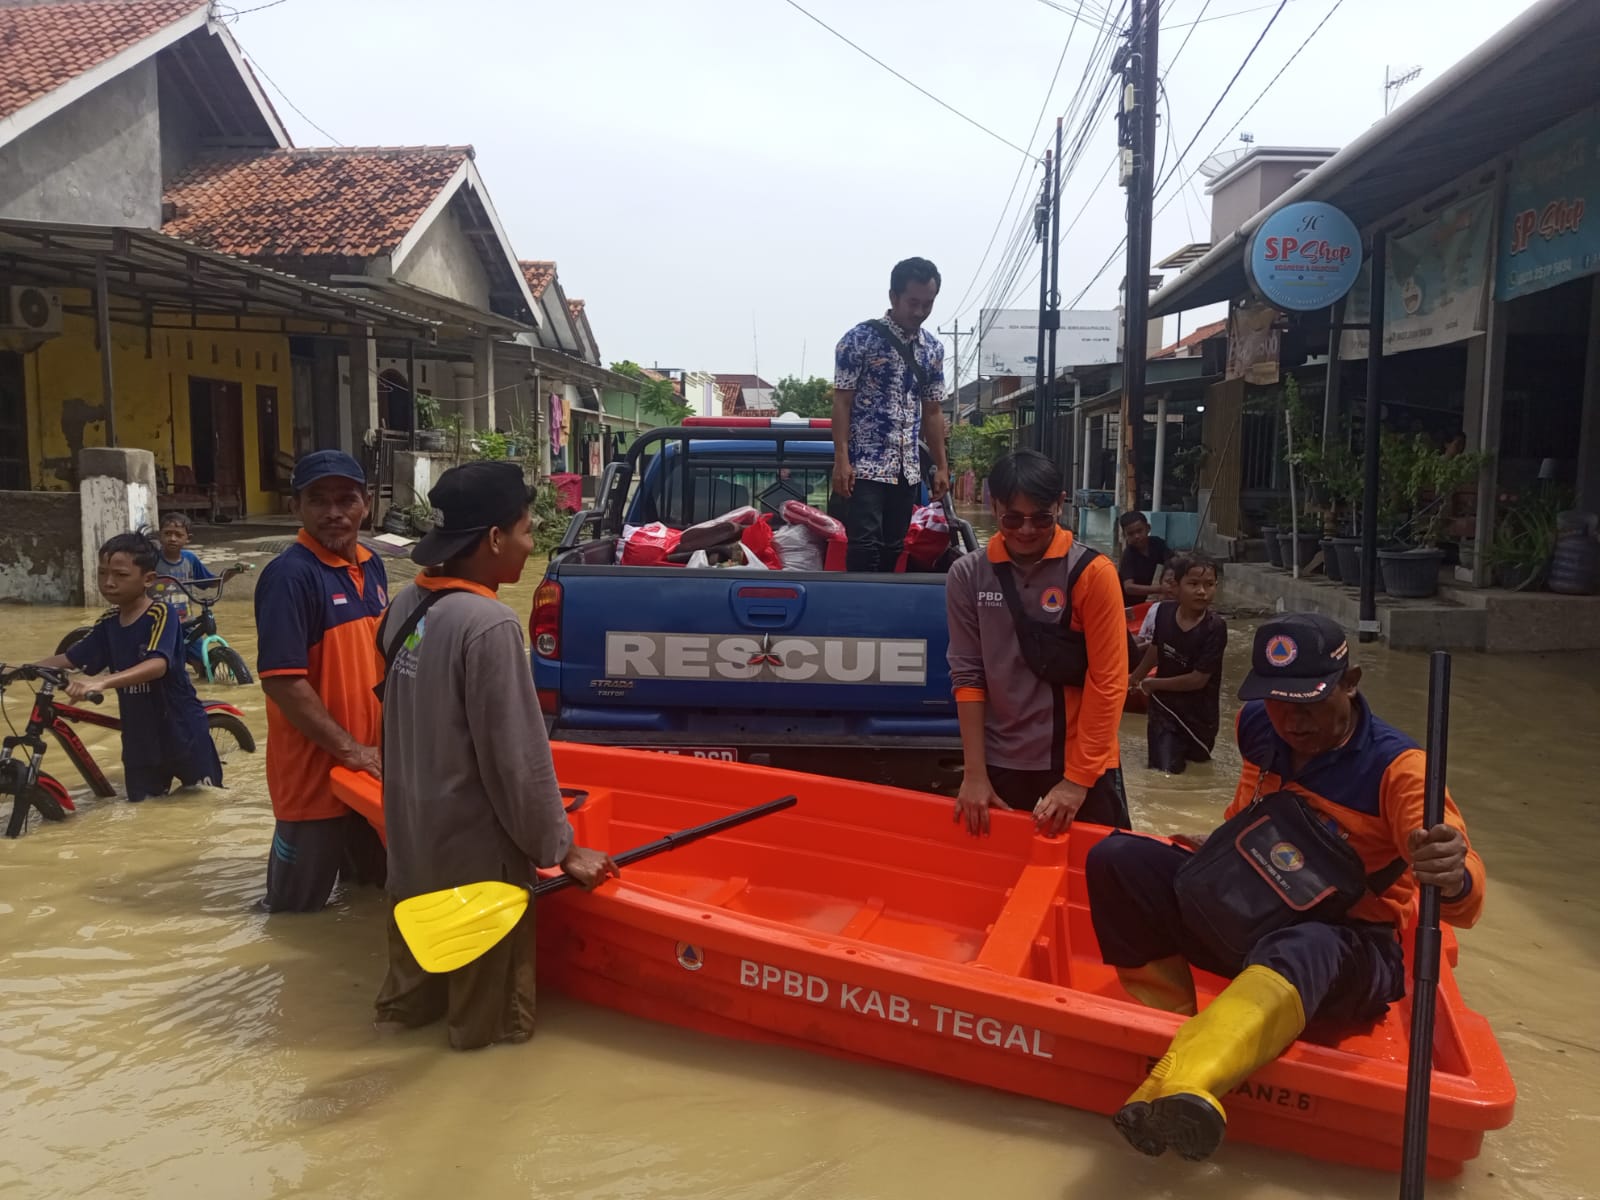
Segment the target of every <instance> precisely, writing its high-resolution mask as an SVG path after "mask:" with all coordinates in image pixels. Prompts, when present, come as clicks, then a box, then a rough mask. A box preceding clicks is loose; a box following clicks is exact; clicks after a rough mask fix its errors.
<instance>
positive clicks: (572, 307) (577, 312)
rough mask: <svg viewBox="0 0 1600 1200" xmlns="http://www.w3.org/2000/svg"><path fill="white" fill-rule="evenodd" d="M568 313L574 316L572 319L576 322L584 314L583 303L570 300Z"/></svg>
mask: <svg viewBox="0 0 1600 1200" xmlns="http://www.w3.org/2000/svg"><path fill="white" fill-rule="evenodd" d="M567 311H568V312H569V313H571V314H572V319H573V320H574V321H576V320H577V319H578V318H579V317H580V316H581V315H582V314H583V301H582V300H568V301H567Z"/></svg>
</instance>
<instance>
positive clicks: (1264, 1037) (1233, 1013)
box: [1085, 614, 1485, 1159]
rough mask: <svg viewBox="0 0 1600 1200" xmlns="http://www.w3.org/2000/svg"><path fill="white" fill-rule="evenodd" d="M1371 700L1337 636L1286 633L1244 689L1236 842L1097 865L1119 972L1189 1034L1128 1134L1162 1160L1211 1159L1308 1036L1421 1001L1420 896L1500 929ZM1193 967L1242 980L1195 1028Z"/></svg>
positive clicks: (1460, 920)
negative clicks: (1263, 1085) (1311, 1030)
mask: <svg viewBox="0 0 1600 1200" xmlns="http://www.w3.org/2000/svg"><path fill="white" fill-rule="evenodd" d="M1360 682H1361V669H1360V668H1359V667H1357V666H1354V665H1353V664H1352V663H1351V661H1350V648H1349V643H1348V642H1347V641H1346V638H1345V635H1344V631H1343V630H1342V629H1341V628H1340V627H1339V625H1338V624H1337V623H1336V622H1334V621H1332V620H1330V619H1328V618H1327V617H1324V616H1320V615H1315V614H1294V615H1289V616H1285V617H1282V618H1280V619H1278V620H1274V621H1269V622H1268V623H1266V624H1265V625H1263V626H1262V627H1261V628H1260V629H1258V630H1257V631H1256V636H1255V645H1254V650H1253V656H1252V660H1251V670H1250V674H1249V675H1248V676H1247V677H1246V678H1245V681H1244V683H1243V685H1242V686H1241V687H1240V688H1239V697H1240V699H1242V700H1245V701H1247V703H1246V704H1245V706H1244V708H1243V709H1242V710H1241V711H1240V713H1239V718H1238V726H1237V728H1238V740H1239V751H1240V755H1241V756H1242V758H1243V759H1244V763H1243V767H1242V770H1241V772H1240V777H1239V784H1238V788H1237V789H1236V791H1235V793H1234V798H1233V802H1232V803H1231V804H1230V805H1229V806H1228V812H1227V817H1228V820H1227V822H1226V823H1225V824H1224V825H1222V826H1221V827H1220V828H1219V829H1218V830H1216V831H1215V832H1213V833H1212V834H1210V835H1209V836H1208V837H1200V838H1178V839H1176V841H1177V842H1178V843H1179V844H1169V843H1167V842H1165V841H1160V840H1157V839H1155V838H1149V837H1135V836H1126V835H1120V836H1113V837H1110V838H1107V839H1106V840H1104V841H1102V842H1101V843H1099V844H1098V845H1097V846H1095V847H1094V849H1093V850H1091V851H1090V853H1089V857H1088V861H1087V863H1086V866H1085V873H1086V876H1087V880H1088V888H1089V903H1090V910H1091V915H1092V916H1093V919H1094V928H1095V934H1096V936H1097V938H1098V939H1099V942H1100V952H1101V954H1102V956H1103V957H1104V959H1105V961H1106V963H1108V964H1109V965H1111V966H1114V967H1116V968H1117V974H1118V976H1119V977H1120V978H1121V980H1122V985H1123V987H1124V988H1126V989H1127V991H1128V992H1129V993H1130V994H1131V995H1133V996H1134V997H1135V998H1136V999H1138V1000H1140V1001H1141V1002H1143V1003H1145V1004H1147V1005H1150V1006H1151V1007H1154V1008H1162V1009H1167V1010H1168V1011H1171V1012H1176V1013H1183V1014H1188V1015H1189V1020H1188V1021H1186V1022H1185V1023H1184V1024H1183V1025H1182V1026H1181V1027H1180V1028H1179V1030H1178V1033H1177V1036H1176V1037H1174V1038H1173V1040H1172V1044H1171V1046H1170V1047H1169V1048H1168V1050H1167V1053H1166V1055H1165V1056H1164V1057H1163V1058H1162V1059H1161V1060H1160V1061H1159V1062H1157V1063H1156V1066H1155V1069H1154V1070H1152V1071H1151V1072H1150V1075H1149V1077H1148V1078H1147V1079H1146V1080H1145V1081H1144V1083H1142V1084H1141V1085H1140V1086H1139V1088H1138V1089H1137V1090H1136V1091H1135V1092H1134V1093H1133V1095H1131V1096H1130V1097H1128V1101H1127V1103H1126V1104H1124V1105H1123V1106H1122V1109H1121V1110H1120V1111H1119V1112H1118V1113H1117V1114H1116V1117H1115V1121H1116V1125H1117V1129H1118V1130H1119V1131H1120V1132H1121V1133H1122V1135H1123V1137H1125V1138H1126V1139H1127V1140H1128V1141H1129V1142H1130V1143H1131V1144H1132V1145H1133V1146H1134V1148H1135V1149H1137V1150H1140V1151H1141V1152H1143V1153H1145V1154H1152V1155H1155V1154H1161V1153H1162V1152H1163V1151H1165V1150H1167V1149H1169V1148H1170V1149H1173V1150H1176V1151H1178V1153H1180V1154H1181V1155H1182V1156H1183V1157H1185V1158H1188V1159H1202V1158H1205V1157H1206V1156H1208V1155H1209V1154H1211V1153H1212V1152H1213V1151H1214V1150H1215V1149H1216V1148H1217V1146H1218V1145H1219V1144H1221V1142H1222V1138H1223V1135H1224V1133H1225V1132H1226V1130H1227V1116H1226V1114H1225V1113H1224V1111H1223V1108H1222V1104H1221V1102H1220V1101H1219V1099H1218V1097H1220V1096H1224V1095H1226V1094H1227V1093H1228V1092H1229V1091H1231V1090H1232V1089H1234V1088H1235V1087H1237V1086H1238V1085H1239V1084H1240V1083H1242V1082H1243V1081H1244V1080H1245V1079H1246V1078H1248V1077H1249V1076H1250V1074H1251V1073H1252V1072H1254V1071H1255V1070H1257V1069H1258V1068H1259V1067H1261V1066H1263V1065H1265V1064H1266V1063H1269V1062H1271V1061H1272V1060H1273V1059H1275V1058H1276V1057H1277V1056H1278V1055H1279V1054H1281V1053H1283V1051H1284V1050H1286V1049H1287V1048H1288V1047H1289V1045H1290V1044H1291V1043H1292V1042H1293V1041H1294V1040H1295V1038H1296V1037H1298V1036H1299V1035H1300V1032H1301V1030H1302V1029H1304V1028H1305V1024H1306V1021H1307V1020H1308V1019H1310V1018H1318V1019H1322V1020H1328V1021H1340V1022H1369V1021H1374V1020H1376V1019H1377V1018H1378V1017H1380V1016H1382V1014H1383V1012H1384V1011H1385V1009H1387V1008H1388V1006H1389V1004H1390V1003H1391V1002H1393V1001H1395V1000H1398V999H1400V998H1401V997H1402V996H1403V995H1405V964H1404V956H1403V954H1402V950H1401V944H1400V940H1399V929H1400V927H1401V926H1403V925H1405V924H1406V923H1407V921H1408V920H1409V919H1410V918H1411V917H1412V915H1413V913H1414V906H1415V903H1416V896H1417V886H1418V885H1419V884H1431V885H1434V886H1436V887H1438V888H1439V891H1440V896H1441V899H1442V904H1441V910H1440V911H1441V915H1442V917H1443V918H1444V919H1445V920H1447V921H1449V922H1450V923H1452V924H1454V925H1460V926H1467V925H1471V924H1473V923H1474V922H1475V921H1476V920H1477V919H1478V915H1479V913H1480V912H1481V911H1482V909H1483V896H1484V886H1485V876H1484V868H1483V862H1482V860H1481V859H1479V857H1478V855H1477V854H1476V853H1475V852H1474V851H1473V849H1472V847H1471V844H1470V843H1469V842H1468V840H1467V835H1466V827H1465V824H1464V822H1463V821H1462V819H1461V814H1460V812H1459V811H1457V809H1456V806H1455V802H1454V801H1452V800H1450V799H1449V798H1448V797H1447V798H1446V802H1445V820H1444V822H1443V823H1442V824H1440V825H1436V826H1434V827H1433V828H1432V829H1427V830H1424V829H1422V828H1421V825H1422V802H1423V791H1424V771H1425V755H1424V753H1423V751H1422V750H1421V748H1420V747H1418V746H1417V744H1416V743H1415V742H1414V741H1412V740H1411V739H1410V738H1408V737H1407V736H1406V735H1405V734H1403V733H1401V732H1400V731H1399V730H1398V729H1395V728H1394V727H1393V726H1391V725H1389V724H1387V723H1386V722H1384V721H1383V720H1381V719H1380V718H1379V717H1377V716H1376V715H1375V714H1374V713H1373V712H1372V709H1371V708H1370V707H1369V706H1368V704H1367V702H1366V700H1365V699H1364V698H1363V697H1362V696H1361V694H1360V692H1359V691H1358V690H1357V689H1358V685H1359V684H1360ZM1352 852H1353V853H1352ZM1408 863H1409V867H1410V869H1409V870H1407V865H1408ZM1190 964H1193V965H1194V966H1198V967H1200V968H1201V969H1203V970H1207V971H1211V972H1213V973H1215V974H1218V975H1222V976H1224V977H1231V979H1232V982H1231V983H1230V984H1229V985H1228V986H1227V988H1225V989H1224V990H1223V991H1222V992H1221V993H1220V994H1219V995H1218V996H1217V997H1216V999H1214V1000H1212V1001H1211V1003H1210V1004H1209V1005H1208V1006H1207V1007H1206V1009H1205V1011H1204V1012H1202V1013H1200V1014H1199V1015H1198V1016H1195V1015H1193V1014H1194V1013H1195V1008H1196V1003H1195V987H1194V978H1193V975H1192V973H1191V970H1190Z"/></svg>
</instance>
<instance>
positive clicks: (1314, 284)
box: [1244, 200, 1361, 312]
mask: <svg viewBox="0 0 1600 1200" xmlns="http://www.w3.org/2000/svg"><path fill="white" fill-rule="evenodd" d="M1244 265H1245V274H1246V275H1247V276H1248V277H1249V279H1250V286H1251V287H1252V288H1254V289H1255V291H1256V293H1257V294H1258V295H1259V296H1260V297H1261V298H1262V299H1263V300H1265V301H1266V302H1267V303H1268V304H1271V305H1273V306H1274V307H1275V308H1281V309H1284V310H1286V311H1288V312H1313V311H1315V310H1316V309H1319V308H1327V307H1328V306H1329V305H1331V304H1333V303H1335V302H1337V301H1339V300H1342V299H1343V298H1344V295H1345V293H1346V292H1348V291H1349V290H1350V289H1351V287H1352V286H1354V284H1355V281H1356V276H1357V275H1358V274H1360V273H1361V231H1360V230H1358V229H1357V228H1356V226H1355V222H1353V221H1352V220H1350V218H1349V217H1347V216H1345V215H1344V213H1342V212H1340V211H1339V210H1338V209H1337V208H1335V207H1333V205H1331V204H1323V203H1322V202H1321V201H1317V200H1308V201H1304V202H1302V203H1300V204H1290V205H1287V206H1286V207H1284V208H1280V209H1279V210H1278V211H1277V212H1275V213H1273V214H1272V215H1271V216H1270V217H1268V218H1267V219H1266V220H1265V221H1263V222H1262V224H1261V228H1260V229H1258V230H1256V232H1255V236H1254V237H1252V238H1251V239H1250V245H1249V247H1248V248H1247V249H1246V250H1245V256H1244Z"/></svg>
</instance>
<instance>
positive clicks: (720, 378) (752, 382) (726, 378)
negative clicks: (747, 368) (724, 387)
mask: <svg viewBox="0 0 1600 1200" xmlns="http://www.w3.org/2000/svg"><path fill="white" fill-rule="evenodd" d="M716 378H717V382H718V383H719V384H722V383H736V384H738V385H739V386H740V387H747V388H768V389H770V388H771V387H772V385H771V384H770V383H768V382H767V381H766V380H765V379H763V378H761V376H759V375H722V374H718V375H717V377H716Z"/></svg>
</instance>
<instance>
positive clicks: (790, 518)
mask: <svg viewBox="0 0 1600 1200" xmlns="http://www.w3.org/2000/svg"><path fill="white" fill-rule="evenodd" d="M778 512H779V514H781V515H782V517H783V519H784V520H785V521H787V522H788V523H789V524H790V525H804V526H805V527H806V528H808V529H814V530H816V531H817V533H818V534H819V535H820V536H821V537H823V538H826V539H833V538H842V537H844V526H843V525H842V524H841V523H840V522H838V521H836V520H834V519H833V518H832V517H830V516H829V515H828V514H827V513H825V512H818V511H817V510H816V509H814V508H812V507H811V506H810V505H809V504H802V503H800V501H798V500H785V501H784V502H783V503H782V504H780V505H778Z"/></svg>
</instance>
